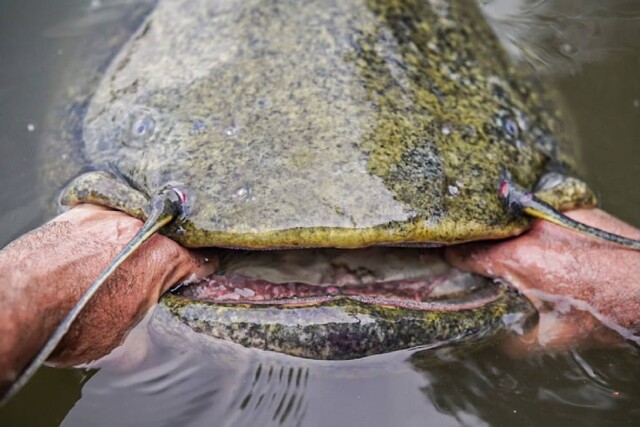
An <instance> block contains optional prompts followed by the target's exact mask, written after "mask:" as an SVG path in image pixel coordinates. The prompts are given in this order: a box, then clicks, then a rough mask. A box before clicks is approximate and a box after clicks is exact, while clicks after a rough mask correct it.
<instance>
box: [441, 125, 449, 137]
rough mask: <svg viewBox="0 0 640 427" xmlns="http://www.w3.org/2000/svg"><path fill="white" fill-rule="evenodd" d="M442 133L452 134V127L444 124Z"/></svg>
mask: <svg viewBox="0 0 640 427" xmlns="http://www.w3.org/2000/svg"><path fill="white" fill-rule="evenodd" d="M442 134H443V135H445V136H447V135H450V134H451V128H450V127H449V126H442Z"/></svg>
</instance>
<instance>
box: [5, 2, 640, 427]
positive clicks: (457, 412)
mask: <svg viewBox="0 0 640 427" xmlns="http://www.w3.org/2000/svg"><path fill="white" fill-rule="evenodd" d="M120 3H126V1H117V0H112V1H107V0H103V1H102V2H100V1H96V0H94V1H90V0H64V1H62V0H59V1H57V2H51V1H45V0H3V1H2V3H1V4H0V58H1V62H0V146H1V147H2V150H3V156H1V157H0V178H1V179H0V219H1V220H2V221H1V222H0V224H1V225H0V246H3V245H4V244H6V243H7V242H9V241H10V240H11V239H13V238H15V237H17V236H19V235H20V234H22V233H24V232H25V231H27V230H29V229H31V228H33V227H35V226H37V225H39V224H40V223H41V222H42V221H43V220H44V219H45V218H46V216H47V215H48V214H47V213H46V206H47V203H48V202H47V203H45V202H44V201H43V200H44V199H43V197H44V196H43V194H45V193H46V191H47V190H46V189H43V186H42V184H41V183H40V182H39V180H38V176H37V174H38V171H37V169H36V165H35V159H36V154H37V152H38V147H39V144H42V143H43V141H42V139H43V138H46V137H47V136H48V134H47V133H45V132H44V131H43V130H44V127H45V125H44V124H45V118H46V117H47V114H48V113H50V111H51V108H54V106H52V105H51V99H52V97H53V94H54V93H55V92H56V90H59V87H57V86H56V83H57V82H58V81H59V76H60V74H61V73H62V72H63V70H64V69H65V65H66V64H67V63H68V61H69V58H70V57H71V55H72V53H73V50H74V47H76V46H77V44H78V42H79V41H80V40H82V39H83V38H85V37H90V36H91V34H92V33H93V32H95V31H99V30H100V29H101V28H104V27H105V26H109V25H114V24H117V22H119V21H118V19H119V18H118V17H119V15H118V13H119V10H120V9H121V8H122V6H119V4H120ZM484 3H486V4H485V8H486V10H487V13H489V14H490V16H491V17H492V20H493V22H494V25H495V26H496V28H497V29H498V31H499V33H500V34H501V36H502V37H503V39H504V40H505V41H507V42H508V43H509V45H510V46H511V48H512V49H513V53H514V54H515V55H522V56H523V57H524V58H525V60H526V61H529V62H530V63H531V64H532V65H533V66H534V67H535V68H536V69H537V70H538V72H539V73H541V74H542V75H544V76H546V78H549V79H551V80H553V81H555V82H557V83H558V86H559V88H560V90H561V91H562V92H563V93H564V95H566V101H567V105H568V107H569V110H570V111H571V112H572V113H573V115H574V118H575V120H576V124H577V127H578V132H579V134H580V137H581V151H582V158H583V160H584V162H585V165H586V171H587V173H586V178H587V180H588V182H589V183H590V184H591V186H592V187H594V188H595V190H596V191H597V192H598V193H599V195H600V197H601V201H602V205H603V207H604V208H605V209H606V210H608V211H609V212H612V213H614V214H616V215H618V216H620V217H621V218H623V219H625V220H627V221H629V222H631V223H632V224H634V225H636V226H640V210H639V209H638V206H640V185H639V184H638V182H639V180H638V177H640V143H638V136H639V135H640V79H638V71H639V70H640V4H639V3H638V2H636V1H633V0H629V1H622V0H609V1H607V2H603V1H600V0H547V1H545V0H528V1H527V0H519V1H515V0H494V1H485V2H484ZM140 329H144V328H140ZM151 330H152V331H154V327H153V325H151ZM171 333H174V332H171ZM171 333H169V334H168V336H171ZM166 337H167V334H162V333H159V332H158V333H155V334H154V333H153V332H152V334H151V336H144V337H140V336H138V337H131V339H129V340H128V342H127V344H126V345H125V348H124V350H123V351H121V353H124V354H125V356H126V357H124V358H121V359H118V361H113V362H111V363H110V364H108V366H105V367H104V368H103V369H102V370H101V371H99V372H98V373H97V374H95V375H93V374H85V373H83V372H82V371H73V370H68V371H65V370H53V369H44V370H42V371H41V372H40V373H39V374H38V375H37V376H36V378H34V380H33V381H32V383H31V384H29V385H28V387H27V388H26V389H25V390H24V391H23V392H22V393H21V394H20V395H19V396H18V397H17V398H16V399H15V400H14V401H12V402H11V403H10V404H9V405H7V406H6V407H4V408H2V409H0V425H2V426H57V425H65V426H86V425H99V426H102V425H104V426H112V425H121V426H128V425H136V426H144V425H150V426H151V425H153V426H158V425H170V426H175V425H185V426H186V425H194V426H200V425H203V426H204V425H216V426H217V425H238V426H242V425H254V424H257V425H271V424H273V425H303V426H324V425H352V426H357V425H367V426H388V425H401V426H412V425H438V426H455V425H473V426H482V425H505V426H510V425H523V426H538V425H580V426H590V425H593V426H602V425H612V426H613V425H615V426H620V425H630V426H631V425H638V424H640V403H639V402H640V354H638V351H637V350H636V349H634V348H632V347H628V348H622V349H616V350H576V351H571V352H566V353H562V354H537V355H531V356H529V357H527V358H525V359H522V360H513V359H511V358H509V357H507V356H505V355H503V354H502V353H500V352H498V351H496V350H495V349H494V348H492V347H489V348H485V349H483V350H480V351H477V352H473V353H469V352H467V351H464V349H462V350H460V351H458V352H450V351H447V352H442V353H439V354H438V358H439V359H440V361H439V362H438V363H436V362H435V361H434V358H433V356H427V355H426V353H419V352H418V353H413V354H410V353H409V352H401V353H396V354H393V355H387V356H383V357H380V358H373V359H370V360H365V361H353V362H339V363H335V362H334V363H332V364H330V363H326V362H306V361H301V360H297V359H293V358H287V357H277V356H265V355H263V354H260V353H258V352H255V351H249V350H230V349H228V348H226V347H224V346H223V348H210V347H207V346H206V345H205V346H203V347H202V348H197V349H196V348H193V349H191V348H189V349H184V348H181V346H180V345H178V344H176V341H177V340H173V341H172V340H171V339H169V340H168V339H167V338H166ZM140 343H147V344H149V343H151V345H146V344H145V345H141V344H140ZM143 350H144V351H145V352H146V353H145V354H146V356H145V358H144V360H143V361H142V362H139V363H140V364H138V365H136V368H135V370H134V371H132V370H131V369H129V368H128V367H127V366H128V364H132V363H133V362H132V358H134V356H135V355H136V354H141V352H142V351H143ZM345 368H346V369H345Z"/></svg>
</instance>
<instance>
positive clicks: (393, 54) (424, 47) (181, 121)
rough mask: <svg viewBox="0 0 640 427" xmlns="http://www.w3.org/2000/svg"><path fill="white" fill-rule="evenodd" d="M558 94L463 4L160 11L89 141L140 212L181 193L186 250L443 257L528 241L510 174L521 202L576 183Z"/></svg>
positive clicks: (406, 1) (183, 2) (131, 45)
mask: <svg viewBox="0 0 640 427" xmlns="http://www.w3.org/2000/svg"><path fill="white" fill-rule="evenodd" d="M548 94H549V92H548V91H547V90H546V89H545V88H543V87H541V86H540V85H539V84H538V83H536V82H535V81H533V80H532V79H530V78H528V77H527V76H526V75H524V74H522V73H521V72H519V71H518V70H516V69H515V68H514V67H513V66H512V63H511V62H510V61H509V59H508V58H507V57H506V55H505V54H504V53H503V50H502V48H501V47H500V45H499V44H498V42H497V40H496V38H495V36H494V35H493V33H492V32H491V30H490V28H489V27H488V25H487V24H486V22H485V20H484V19H483V18H482V16H481V14H480V11H479V10H478V8H477V5H476V4H475V3H474V2H472V1H470V0H450V1H440V0H438V1H436V0H433V1H424V0H420V1H418V0H403V1H400V0H396V1H394V0H388V1H374V0H339V1H319V0H318V1H315V0H311V1H304V2H299V1H275V0H242V1H239V0H233V1H232V0H227V1H224V0H213V1H212V0H177V1H160V2H159V3H158V5H157V7H156V9H155V10H154V11H153V12H152V13H151V14H150V15H149V17H148V18H147V20H146V21H145V23H144V24H143V25H142V28H141V29H140V30H139V31H138V32H137V33H136V34H135V35H134V36H133V37H132V38H131V40H130V41H129V42H128V44H127V45H126V46H125V47H124V48H123V49H122V51H121V52H120V54H119V55H118V56H117V57H116V58H115V60H114V61H113V63H112V65H111V66H110V68H109V69H108V70H107V71H106V74H105V77H104V79H103V80H102V83H101V84H100V86H99V88H98V90H97V92H96V93H95V95H94V97H93V99H92V102H91V105H90V106H89V108H88V112H87V115H86V118H85V121H84V131H83V138H84V141H85V148H86V155H87V157H88V158H89V159H90V161H91V162H92V163H93V164H94V165H95V166H96V167H97V168H98V169H100V168H104V169H105V170H108V171H113V170H115V171H117V174H118V175H119V176H120V177H121V178H122V179H123V180H124V181H125V182H126V183H127V184H128V185H130V186H131V187H133V188H135V190H136V191H137V192H139V193H141V194H143V195H146V196H147V197H150V196H152V195H153V194H155V193H156V192H157V191H158V190H159V189H160V188H162V187H164V186H165V185H166V184H167V183H179V184H180V185H182V186H183V187H184V188H186V189H187V196H188V198H189V207H188V210H187V212H186V213H185V215H184V216H183V217H182V218H180V219H179V220H178V221H176V222H175V223H174V224H173V226H172V227H170V228H169V229H167V230H166V231H165V233H166V234H167V235H169V236H170V237H171V238H173V239H175V240H177V241H179V242H180V243H182V244H183V245H185V246H188V247H202V246H224V247H237V248H280V247H311V246H325V247H342V248H353V247H362V246H368V245H374V244H411V243H436V244H451V243H457V242H462V241H469V240H477V239H493V238H502V237H506V236H509V235H513V234H517V233H519V232H521V231H522V230H523V229H524V228H526V227H527V225H528V220H527V219H525V218H517V217H513V216H510V215H509V213H508V212H506V211H505V209H504V208H503V207H502V206H501V204H500V202H499V200H498V197H497V191H496V183H497V182H498V179H499V174H500V171H501V169H502V168H506V169H508V170H510V171H511V172H512V173H513V175H514V177H515V179H516V180H517V182H519V183H520V184H521V185H523V186H524V187H526V188H532V187H533V186H534V185H535V183H536V182H537V181H538V180H539V179H540V178H541V177H542V176H543V175H544V174H545V173H546V172H548V171H549V170H562V171H564V172H567V171H568V172H570V171H571V170H572V163H571V161H570V156H569V154H570V153H569V139H570V137H571V135H570V134H568V133H566V132H565V126H564V125H563V121H562V118H561V117H560V115H559V113H558V112H557V110H556V109H555V107H554V104H552V103H551V98H552V97H551V96H550V95H548ZM69 191H70V192H71V193H73V188H71V189H70V190H69ZM571 197H573V196H571ZM137 198H139V197H138V196H135V197H133V199H137ZM71 199H73V197H71ZM102 199H104V197H103V198H102ZM102 199H101V200H102ZM130 199H132V198H131V197H129V196H127V200H130ZM143 199H144V197H143ZM565 199H566V197H565ZM581 200H582V199H581ZM548 201H550V202H551V203H552V204H554V205H555V206H560V205H566V204H567V203H566V202H567V200H563V199H562V197H560V198H559V199H554V200H548ZM572 201H573V199H572V198H570V199H569V202H572ZM112 202H113V203H112V204H113V205H114V206H117V207H119V208H122V209H124V210H126V211H127V212H129V213H131V214H133V215H136V216H143V214H141V212H143V211H144V206H131V205H129V204H128V203H123V202H122V201H121V200H113V201H112ZM574 204H575V203H574Z"/></svg>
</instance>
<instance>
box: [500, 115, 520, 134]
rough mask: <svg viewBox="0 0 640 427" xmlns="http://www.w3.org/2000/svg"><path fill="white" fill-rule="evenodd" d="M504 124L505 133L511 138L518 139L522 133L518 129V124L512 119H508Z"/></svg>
mask: <svg viewBox="0 0 640 427" xmlns="http://www.w3.org/2000/svg"><path fill="white" fill-rule="evenodd" d="M503 123H504V125H503V127H504V130H505V132H507V134H508V135H509V136H511V137H513V138H517V137H518V135H519V133H520V130H519V129H518V124H517V123H516V122H515V121H513V120H511V119H506V120H504V122H503Z"/></svg>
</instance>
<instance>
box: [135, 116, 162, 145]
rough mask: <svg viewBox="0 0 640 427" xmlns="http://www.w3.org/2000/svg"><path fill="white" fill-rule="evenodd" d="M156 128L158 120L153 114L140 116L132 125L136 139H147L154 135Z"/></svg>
mask: <svg viewBox="0 0 640 427" xmlns="http://www.w3.org/2000/svg"><path fill="white" fill-rule="evenodd" d="M155 128H156V122H155V120H153V118H152V117H151V116H148V115H147V116H144V117H140V118H139V119H137V120H135V121H133V124H132V125H131V137H132V138H134V139H144V140H147V139H149V138H151V136H153V131H154V130H155Z"/></svg>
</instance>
